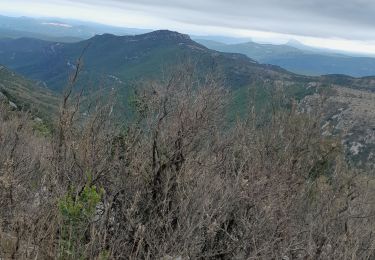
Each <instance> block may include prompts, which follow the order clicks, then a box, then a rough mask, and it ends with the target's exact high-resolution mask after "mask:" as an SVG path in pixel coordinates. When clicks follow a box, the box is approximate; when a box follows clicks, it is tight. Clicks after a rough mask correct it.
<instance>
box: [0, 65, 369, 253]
mask: <svg viewBox="0 0 375 260" xmlns="http://www.w3.org/2000/svg"><path fill="white" fill-rule="evenodd" d="M77 70H79V68H77ZM75 80H76V78H75V77H71V84H68V87H67V88H66V89H65V91H64V95H63V97H62V101H61V104H60V107H61V109H60V112H59V115H58V116H57V117H56V120H55V124H54V130H53V131H51V133H50V134H49V135H44V134H43V133H40V132H39V131H38V130H35V129H33V127H32V121H31V120H30V114H29V113H25V112H21V111H12V110H11V109H10V108H9V104H7V103H2V104H1V107H0V150H1V151H0V206H1V208H2V210H1V212H0V257H1V258H5V259H9V258H10V259H56V258H59V259H128V258H130V259H352V258H354V259H372V258H374V257H375V252H374V248H373V245H374V242H375V241H374V237H373V234H372V233H373V232H372V230H373V229H374V228H375V219H374V213H375V212H374V207H373V203H374V202H373V201H372V198H374V195H375V194H374V177H373V176H371V175H365V174H359V173H358V172H356V171H354V170H351V169H350V168H349V167H348V166H347V164H346V163H345V160H344V159H343V148H342V146H341V140H340V139H339V138H336V137H334V136H332V135H322V134H321V125H322V123H323V120H324V118H322V117H321V115H322V111H321V110H320V109H314V110H310V111H305V112H303V111H302V110H301V109H300V108H299V105H298V104H297V102H296V101H294V100H293V99H289V98H286V97H285V95H284V91H283V87H282V85H279V86H278V87H277V88H274V91H273V92H272V95H271V97H272V98H270V99H268V102H267V104H265V106H264V109H263V110H261V111H267V113H262V112H259V111H257V110H255V109H254V106H255V104H254V103H252V102H251V100H249V104H248V108H249V110H247V112H246V113H245V115H246V117H245V118H243V120H241V121H238V122H235V123H234V124H233V125H230V126H228V125H227V121H226V116H225V115H226V114H227V110H228V108H229V107H228V106H229V105H230V103H231V102H230V93H229V91H228V89H227V88H225V87H224V86H223V85H222V83H221V81H220V80H217V79H216V77H215V76H210V75H208V76H207V77H206V78H204V79H201V80H197V77H196V75H195V73H194V70H193V69H192V68H191V67H186V66H183V67H181V68H176V71H175V72H173V73H171V74H170V75H169V76H168V77H166V78H165V79H164V80H158V81H144V82H143V86H140V87H139V88H137V95H136V97H135V98H134V100H133V101H132V104H133V109H134V113H135V116H134V118H133V120H132V121H130V122H128V123H127V124H126V125H125V126H124V125H120V124H118V123H116V121H114V120H113V117H112V116H113V113H112V107H113V103H112V102H108V103H106V102H104V103H102V102H103V101H102V100H100V99H98V100H96V102H94V103H92V104H91V106H89V110H88V111H87V112H86V113H85V114H83V113H80V108H79V106H80V98H81V95H80V92H75V91H73V90H74V86H75V84H74V83H75ZM314 102H315V103H316V104H317V108H323V107H324V98H323V96H322V97H319V98H316V99H315V101H314ZM269 111H270V113H268V112H269Z"/></svg>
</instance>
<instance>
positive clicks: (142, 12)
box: [0, 0, 375, 51]
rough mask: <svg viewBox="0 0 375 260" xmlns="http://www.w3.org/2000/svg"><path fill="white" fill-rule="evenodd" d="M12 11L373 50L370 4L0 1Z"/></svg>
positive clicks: (341, 0)
mask: <svg viewBox="0 0 375 260" xmlns="http://www.w3.org/2000/svg"><path fill="white" fill-rule="evenodd" d="M21 3H22V4H21ZM12 7H13V10H14V11H18V12H22V11H24V12H28V13H35V14H36V15H44V16H45V15H48V16H62V17H68V18H75V19H83V20H91V21H97V22H102V23H107V24H112V25H121V26H129V27H140V28H150V29H161V28H165V29H174V30H178V31H183V32H185V33H195V34H222V35H230V36H251V37H254V38H259V39H267V38H269V39H274V40H275V39H279V40H280V39H282V40H286V39H288V38H295V39H298V40H301V41H304V42H305V43H306V42H308V43H309V44H315V45H319V44H320V46H321V47H322V46H323V45H326V46H323V47H335V46H336V48H340V46H341V48H344V49H350V50H352V49H353V47H354V49H358V50H361V51H366V50H370V49H371V51H372V50H373V48H374V43H375V16H374V13H375V1H373V0H173V1H172V0H106V1H102V0H100V1H99V0H74V1H73V0H45V1H43V0H27V1H26V0H2V1H1V3H0V10H6V9H7V10H8V11H9V9H12ZM319 42H320V43H319ZM355 46H357V47H355ZM363 48H364V49H363ZM374 49H375V48H374ZM354 51H355V50H354Z"/></svg>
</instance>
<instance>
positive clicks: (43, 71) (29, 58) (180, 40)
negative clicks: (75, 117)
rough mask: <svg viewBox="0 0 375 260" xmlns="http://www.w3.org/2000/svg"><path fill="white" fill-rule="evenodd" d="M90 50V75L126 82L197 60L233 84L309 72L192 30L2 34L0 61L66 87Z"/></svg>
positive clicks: (52, 85) (56, 86)
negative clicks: (74, 39) (224, 48)
mask: <svg viewBox="0 0 375 260" xmlns="http://www.w3.org/2000/svg"><path fill="white" fill-rule="evenodd" d="M87 46H88V48H87V50H86V52H85V55H84V64H85V65H84V72H83V73H82V78H83V79H84V80H85V81H90V80H95V81H96V80H101V81H102V82H103V83H104V82H106V81H108V80H111V82H117V83H121V82H124V81H127V80H136V79H141V78H148V79H150V78H152V77H158V76H160V74H161V72H162V71H163V70H165V69H169V68H170V67H171V66H173V65H175V64H177V63H181V62H182V61H184V60H185V61H186V60H191V61H194V62H196V63H197V67H199V71H200V73H201V74H203V73H204V72H208V71H210V70H211V71H212V70H216V71H220V73H221V74H222V75H223V76H224V77H225V80H226V83H227V85H228V86H229V87H231V88H240V87H242V86H248V85H251V84H252V83H254V82H257V81H262V82H264V81H265V80H267V79H268V80H281V79H283V80H286V81H288V80H290V81H293V82H296V81H301V80H302V81H303V80H305V77H302V76H298V75H295V74H293V73H290V72H287V71H285V70H283V69H281V68H279V67H276V66H272V65H262V64H259V63H257V62H255V61H254V60H251V59H250V58H247V57H246V56H245V55H241V54H228V53H220V52H217V51H213V50H210V49H207V48H206V47H204V46H202V45H200V44H198V43H196V42H194V41H192V40H191V39H190V38H189V36H187V35H183V34H179V33H176V32H171V31H155V32H152V33H147V34H143V35H136V36H121V37H120V36H115V35H110V34H104V35H97V36H95V37H93V38H91V39H89V40H86V41H81V42H78V43H52V42H47V41H42V40H37V39H29V38H22V39H15V40H12V39H3V40H0V63H3V64H5V65H7V66H9V67H10V68H12V69H14V70H16V71H18V72H19V73H22V74H23V75H26V76H27V77H30V78H32V79H34V80H40V81H43V82H45V83H46V84H47V85H48V87H49V88H51V89H55V90H58V89H61V88H62V87H63V86H64V84H65V83H66V79H67V75H68V73H69V71H71V70H72V69H73V68H74V64H75V61H76V59H77V58H78V57H79V56H80V54H81V52H82V51H83V50H84V49H85V48H86V47H87Z"/></svg>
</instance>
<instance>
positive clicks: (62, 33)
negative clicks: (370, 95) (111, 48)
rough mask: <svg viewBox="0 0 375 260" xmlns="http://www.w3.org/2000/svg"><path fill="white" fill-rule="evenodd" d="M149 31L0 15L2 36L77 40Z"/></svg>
mask: <svg viewBox="0 0 375 260" xmlns="http://www.w3.org/2000/svg"><path fill="white" fill-rule="evenodd" d="M148 31H149V30H143V29H134V28H122V27H115V26H107V25H102V24H97V23H90V22H83V21H75V20H68V19H61V18H30V17H8V16H1V15H0V38H22V37H30V38H37V39H42V40H49V41H59V42H74V41H75V42H77V41H80V40H83V39H88V38H91V37H93V36H94V35H96V34H102V33H113V34H117V35H134V34H140V33H145V32H148Z"/></svg>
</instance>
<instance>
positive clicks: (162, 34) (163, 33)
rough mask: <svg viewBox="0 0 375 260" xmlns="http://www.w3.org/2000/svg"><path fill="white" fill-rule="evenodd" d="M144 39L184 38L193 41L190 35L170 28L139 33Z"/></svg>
mask: <svg viewBox="0 0 375 260" xmlns="http://www.w3.org/2000/svg"><path fill="white" fill-rule="evenodd" d="M139 37H142V38H143V39H150V40H160V39H169V40H183V41H191V39H190V36H189V35H187V34H182V33H179V32H174V31H169V30H157V31H153V32H150V33H145V34H141V35H139Z"/></svg>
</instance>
